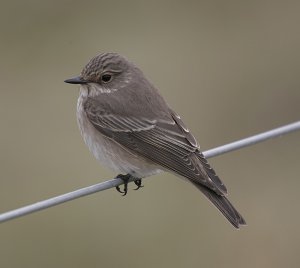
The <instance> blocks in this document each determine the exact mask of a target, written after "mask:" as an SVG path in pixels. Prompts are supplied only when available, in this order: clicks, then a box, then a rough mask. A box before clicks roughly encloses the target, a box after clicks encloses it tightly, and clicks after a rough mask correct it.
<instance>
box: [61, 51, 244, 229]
mask: <svg viewBox="0 0 300 268" xmlns="http://www.w3.org/2000/svg"><path fill="white" fill-rule="evenodd" d="M65 82H66V83H69V84H78V85H80V90H79V97H78V102H77V121H78V125H79V129H80V132H81V135H82V137H83V139H84V141H85V143H86V145H87V146H88V148H89V150H90V151H91V152H92V154H93V155H94V156H95V158H96V159H97V160H98V161H99V162H100V163H101V164H103V165H104V166H106V167H108V168H110V169H112V170H114V171H115V172H117V173H119V175H118V176H117V178H120V179H122V180H123V182H124V190H123V191H122V190H121V189H120V188H119V186H117V187H116V188H117V190H118V191H119V192H122V193H123V194H124V195H126V194H127V191H128V188H127V184H128V181H129V180H130V179H133V180H134V183H135V184H136V185H137V189H139V188H141V187H143V185H142V179H143V178H145V177H148V176H152V175H155V174H158V173H160V172H170V173H172V174H174V175H176V176H178V177H180V178H183V179H185V180H187V181H189V182H190V183H192V184H193V185H194V186H195V187H196V188H197V189H198V190H200V192H202V193H203V194H204V196H205V197H206V198H207V199H208V200H209V201H211V203H212V204H213V205H215V207H216V208H217V209H218V210H219V211H220V212H221V213H222V214H223V215H224V216H225V217H226V218H227V220H228V221H229V222H230V223H231V224H232V225H233V226H234V227H235V228H237V229H239V227H240V226H242V225H246V221H245V220H244V218H243V217H242V215H241V214H240V213H239V212H238V211H237V210H236V209H235V208H234V206H233V205H232V204H231V203H230V201H229V200H228V199H227V197H226V195H227V188H226V186H225V185H224V183H223V182H222V181H221V179H220V178H219V177H218V176H217V175H216V172H215V171H214V169H213V168H212V167H211V166H210V164H209V163H208V161H207V160H206V158H205V157H204V155H203V153H202V152H201V150H200V146H199V144H198V142H197V140H196V138H195V137H194V136H193V135H192V133H191V132H190V130H189V129H188V128H187V127H186V125H185V124H184V122H183V120H182V119H181V117H180V116H179V115H178V114H177V113H176V112H175V111H174V110H173V109H172V108H171V107H170V106H169V105H168V104H167V102H166V101H165V100H164V98H163V97H162V95H161V94H160V93H159V91H158V90H157V88H156V87H155V86H154V85H153V84H152V83H151V82H150V81H149V80H148V79H147V78H146V76H145V75H144V74H143V72H142V71H141V70H140V69H139V68H138V67H137V66H136V65H135V64H134V63H132V62H131V61H129V60H128V59H127V58H126V57H123V56H121V55H120V54H118V53H115V52H107V53H101V54H98V55H96V56H95V57H93V58H92V59H91V60H90V61H89V62H88V63H87V64H86V66H85V67H84V68H83V70H82V72H81V74H80V75H79V76H76V77H73V78H70V79H67V80H65Z"/></svg>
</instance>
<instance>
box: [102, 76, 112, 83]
mask: <svg viewBox="0 0 300 268" xmlns="http://www.w3.org/2000/svg"><path fill="white" fill-rule="evenodd" d="M111 79H112V75H111V74H103V75H102V76H101V81H102V82H104V83H108V82H110V81H111Z"/></svg>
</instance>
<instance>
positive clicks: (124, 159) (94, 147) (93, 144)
mask: <svg viewBox="0 0 300 268" xmlns="http://www.w3.org/2000/svg"><path fill="white" fill-rule="evenodd" d="M85 99H86V93H85V92H84V90H83V89H81V90H80V95H79V98H78V103H77V121H78V125H79V129H80V132H81V135H82V137H83V139H84V142H85V143H86V145H87V146H88V148H89V150H90V151H91V152H92V153H93V155H94V156H95V158H96V159H97V160H98V161H99V162H100V163H101V164H103V165H104V166H107V167H108V168H110V169H112V170H114V171H116V172H118V173H122V174H128V173H129V174H131V175H133V176H135V177H138V178H143V177H147V176H150V175H154V174H157V173H159V172H161V171H162V170H160V169H159V168H158V166H157V165H155V164H153V163H151V162H150V161H147V160H145V159H143V158H141V157H139V156H137V155H135V154H133V153H132V152H130V151H128V150H126V148H124V147H122V146H121V145H119V144H118V143H116V142H115V141H113V140H111V139H109V138H107V137H106V136H104V135H102V134H101V133H100V132H99V131H98V130H97V129H95V128H94V126H93V125H92V124H91V123H90V122H89V120H88V118H87V116H86V113H85V111H84V108H83V104H84V100H85Z"/></svg>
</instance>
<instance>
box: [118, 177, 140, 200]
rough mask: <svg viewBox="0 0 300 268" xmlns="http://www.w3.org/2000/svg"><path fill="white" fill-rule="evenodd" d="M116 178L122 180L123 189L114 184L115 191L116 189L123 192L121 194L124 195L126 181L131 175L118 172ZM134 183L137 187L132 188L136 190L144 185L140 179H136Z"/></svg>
mask: <svg viewBox="0 0 300 268" xmlns="http://www.w3.org/2000/svg"><path fill="white" fill-rule="evenodd" d="M117 178H118V179H121V180H122V181H123V182H124V189H123V191H122V190H121V188H120V186H116V189H117V191H118V192H119V193H121V194H123V196H124V195H126V194H127V192H128V181H129V180H130V179H131V178H133V176H132V175H130V174H126V175H122V174H119V175H118V176H117ZM134 183H135V185H136V186H137V188H136V189H134V190H138V189H140V188H141V187H144V186H143V185H142V179H137V180H135V181H134Z"/></svg>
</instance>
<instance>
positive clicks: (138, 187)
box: [134, 179, 144, 190]
mask: <svg viewBox="0 0 300 268" xmlns="http://www.w3.org/2000/svg"><path fill="white" fill-rule="evenodd" d="M134 184H135V185H136V186H137V188H135V189H134V190H138V189H140V188H142V187H144V185H142V179H138V180H135V181H134Z"/></svg>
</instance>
